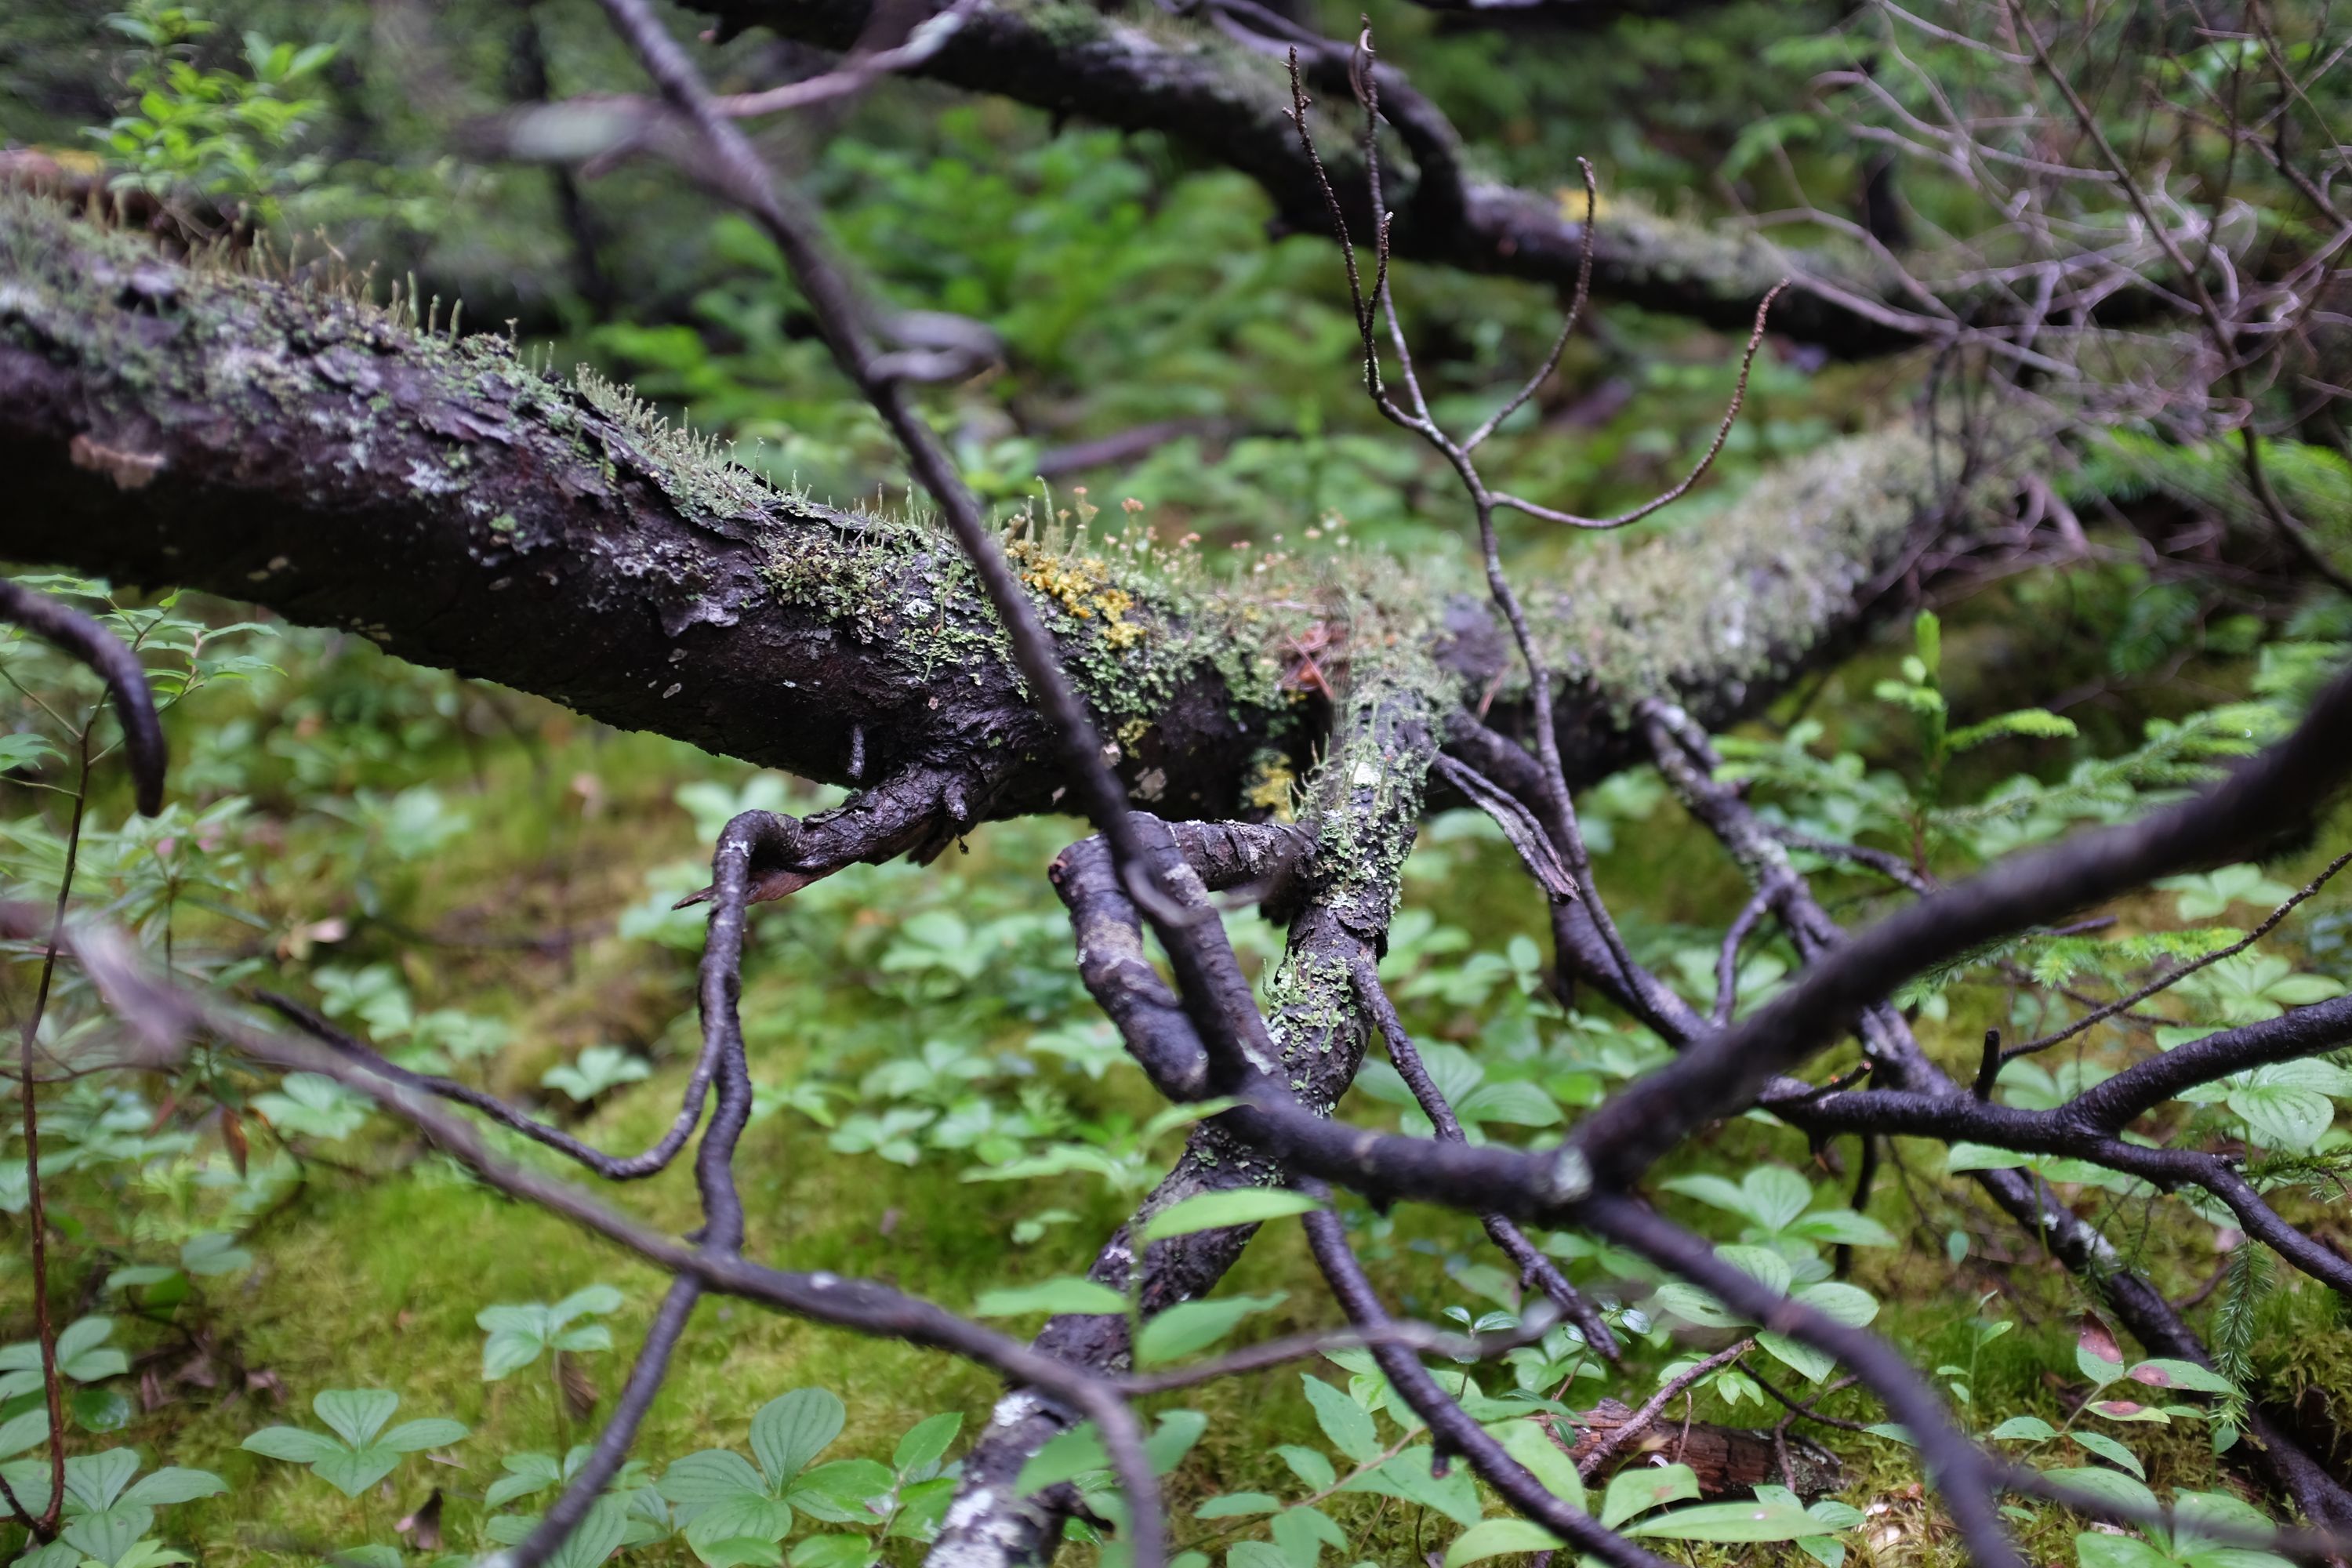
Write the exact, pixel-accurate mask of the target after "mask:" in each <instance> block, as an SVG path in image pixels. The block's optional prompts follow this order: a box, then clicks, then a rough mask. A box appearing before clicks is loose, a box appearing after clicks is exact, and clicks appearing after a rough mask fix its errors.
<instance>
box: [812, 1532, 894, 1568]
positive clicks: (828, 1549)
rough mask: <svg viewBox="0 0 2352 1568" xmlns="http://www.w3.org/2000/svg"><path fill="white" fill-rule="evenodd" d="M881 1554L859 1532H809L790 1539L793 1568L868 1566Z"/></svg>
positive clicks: (850, 1567)
mask: <svg viewBox="0 0 2352 1568" xmlns="http://www.w3.org/2000/svg"><path fill="white" fill-rule="evenodd" d="M881 1557H882V1554H881V1553H880V1552H877V1551H876V1550H875V1548H874V1544H873V1543H872V1542H869V1541H867V1540H866V1537H864V1536H862V1535H812V1536H810V1537H809V1538H808V1539H807V1540H805V1541H798V1542H793V1556H792V1563H793V1568H868V1564H871V1563H878V1562H880V1561H881Z"/></svg>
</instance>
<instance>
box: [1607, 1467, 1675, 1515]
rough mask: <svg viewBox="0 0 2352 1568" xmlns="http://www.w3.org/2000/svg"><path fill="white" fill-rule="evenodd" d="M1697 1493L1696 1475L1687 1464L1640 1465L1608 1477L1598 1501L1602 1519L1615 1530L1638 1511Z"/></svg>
mask: <svg viewBox="0 0 2352 1568" xmlns="http://www.w3.org/2000/svg"><path fill="white" fill-rule="evenodd" d="M1696 1496H1698V1476H1697V1475H1696V1473H1695V1472H1694V1471H1693V1470H1692V1469H1691V1468H1690V1467H1689V1466H1688V1465H1643V1466H1636V1467H1633V1468H1630V1469H1622V1470H1620V1471H1618V1472H1617V1473H1616V1474H1615V1475H1613V1476H1612V1477H1610V1478H1609V1490H1608V1491H1607V1492H1606V1493H1605V1494H1603V1495H1602V1497H1601V1523H1603V1524H1605V1525H1607V1526H1608V1527H1609V1528H1610V1529H1612V1530H1614V1529H1616V1528H1617V1527H1618V1526H1619V1525H1621V1524H1622V1523H1624V1522H1625V1521H1627V1520H1629V1519H1631V1518H1633V1516H1634V1515H1635V1514H1637V1513H1646V1512H1648V1511H1649V1510H1651V1509H1654V1508H1656V1507H1658V1506H1660V1505H1661V1504H1664V1503H1670V1502H1681V1501H1682V1500H1684V1499H1685V1498H1695V1497H1696Z"/></svg>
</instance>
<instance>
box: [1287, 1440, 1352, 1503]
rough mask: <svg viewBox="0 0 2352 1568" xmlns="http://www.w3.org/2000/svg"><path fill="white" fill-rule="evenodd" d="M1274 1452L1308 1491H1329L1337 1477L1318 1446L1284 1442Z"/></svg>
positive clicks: (1336, 1472) (1337, 1473)
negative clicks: (1309, 1446) (1302, 1445)
mask: <svg viewBox="0 0 2352 1568" xmlns="http://www.w3.org/2000/svg"><path fill="white" fill-rule="evenodd" d="M1275 1453H1276V1454H1277V1455H1279V1456H1280V1457H1281V1459H1282V1462H1283V1463H1284V1464H1286V1465H1288V1466H1289V1467H1290V1473H1291V1474H1292V1475H1294V1476H1297V1478H1298V1479H1299V1480H1300V1481H1301V1482H1302V1483H1303V1484H1304V1485H1305V1486H1306V1488H1307V1490H1309V1491H1317V1492H1322V1491H1329V1490H1330V1489H1331V1488H1332V1486H1333V1484H1334V1483H1336V1482H1337V1481H1338V1480H1339V1472H1338V1471H1337V1470H1334V1469H1333V1468H1331V1461H1330V1460H1329V1459H1328V1458H1325V1457H1324V1455H1323V1451H1322V1450H1321V1449H1319V1448H1308V1447H1301V1446H1300V1445H1298V1444H1297V1443H1285V1444H1284V1445H1282V1447H1278V1448H1276V1450H1275Z"/></svg>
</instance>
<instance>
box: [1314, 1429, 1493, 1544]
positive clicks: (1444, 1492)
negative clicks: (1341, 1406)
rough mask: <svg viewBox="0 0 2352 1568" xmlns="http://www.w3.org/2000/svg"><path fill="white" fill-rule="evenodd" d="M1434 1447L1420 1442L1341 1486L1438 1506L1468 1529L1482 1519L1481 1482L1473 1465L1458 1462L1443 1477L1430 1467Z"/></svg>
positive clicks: (1346, 1488)
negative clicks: (1473, 1473)
mask: <svg viewBox="0 0 2352 1568" xmlns="http://www.w3.org/2000/svg"><path fill="white" fill-rule="evenodd" d="M1431 1458H1432V1450H1431V1448H1430V1447H1429V1445H1428V1444H1426V1443H1423V1444H1417V1445H1415V1446H1414V1447H1410V1448H1407V1449H1406V1450H1405V1451H1404V1452H1403V1453H1402V1454H1399V1455H1397V1456H1396V1457H1395V1458H1391V1459H1390V1460H1388V1461H1387V1462H1386V1463H1384V1464H1381V1465H1380V1466H1378V1467H1376V1468H1373V1469H1370V1470H1368V1471H1366V1472H1365V1473H1364V1474H1363V1475H1361V1476H1359V1477H1357V1478H1356V1479H1354V1480H1352V1481H1349V1483H1347V1485H1346V1486H1345V1487H1344V1488H1342V1489H1343V1490H1346V1491H1366V1492H1377V1493H1381V1494H1384V1495H1387V1496H1390V1497H1397V1498H1402V1499H1403V1500H1405V1501H1407V1502H1410V1503H1415V1504H1418V1505H1419V1506H1421V1507H1423V1508H1427V1509H1434V1510H1437V1511H1438V1512H1439V1513H1442V1514H1444V1516H1445V1517H1446V1518H1448V1519H1450V1520H1452V1521H1454V1523H1456V1524H1458V1525H1461V1526H1462V1527H1463V1528H1464V1529H1465V1530H1466V1529H1468V1528H1469V1527H1470V1526H1472V1525H1474V1524H1475V1523H1477V1522H1478V1515H1479V1513H1480V1511H1481V1510H1480V1507H1479V1503H1478V1486H1477V1482H1476V1481H1475V1479H1473V1478H1472V1476H1471V1474H1470V1471H1469V1468H1468V1467H1467V1466H1465V1465H1455V1466H1454V1468H1452V1469H1451V1470H1449V1471H1448V1472H1447V1473H1446V1474H1445V1475H1444V1476H1443V1477H1440V1476H1437V1475H1435V1474H1433V1473H1432V1470H1431V1468H1430V1461H1431Z"/></svg>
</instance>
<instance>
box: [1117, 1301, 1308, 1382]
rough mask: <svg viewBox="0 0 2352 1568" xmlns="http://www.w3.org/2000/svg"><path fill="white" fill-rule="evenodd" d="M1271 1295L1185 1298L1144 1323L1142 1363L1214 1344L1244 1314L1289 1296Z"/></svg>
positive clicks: (1139, 1340)
mask: <svg viewBox="0 0 2352 1568" xmlns="http://www.w3.org/2000/svg"><path fill="white" fill-rule="evenodd" d="M1285 1299H1286V1298H1285V1295H1284V1293H1283V1292H1281V1291H1279V1290H1277V1291H1276V1292H1275V1293H1274V1294H1273V1295H1271V1296H1221V1297H1215V1298H1213V1299H1211V1300H1206V1301H1181V1302H1179V1303H1178V1304H1177V1305H1175V1306H1173V1307H1171V1308H1169V1309H1168V1310H1165V1311H1163V1312H1161V1313H1160V1315H1159V1316H1158V1317H1155V1318H1153V1319H1152V1320H1151V1321H1149V1322H1147V1323H1145V1324H1144V1325H1143V1331H1142V1332H1140V1333H1139V1334H1137V1335H1136V1336H1135V1361H1136V1364H1137V1365H1138V1366H1164V1365H1166V1364H1167V1363H1170V1362H1171V1361H1175V1360H1178V1359H1180V1358H1181V1357H1183V1356H1188V1355H1190V1354H1192V1352H1194V1351H1197V1350H1200V1349H1202V1347H1203V1346H1206V1345H1212V1344H1214V1343H1215V1342H1217V1341H1219V1340H1221V1339H1223V1338H1224V1337H1225V1336H1226V1335H1227V1334H1229V1333H1231V1332H1233V1331H1234V1328H1235V1327H1236V1326H1238V1325H1239V1324H1240V1322H1241V1321H1242V1320H1243V1319H1244V1318H1246V1317H1248V1316H1250V1315H1251V1314H1252V1313H1255V1312H1264V1311H1267V1310H1271V1309H1273V1308H1275V1307H1278V1306H1280V1305H1281V1304H1282V1302H1283V1301H1284V1300H1285Z"/></svg>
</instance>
